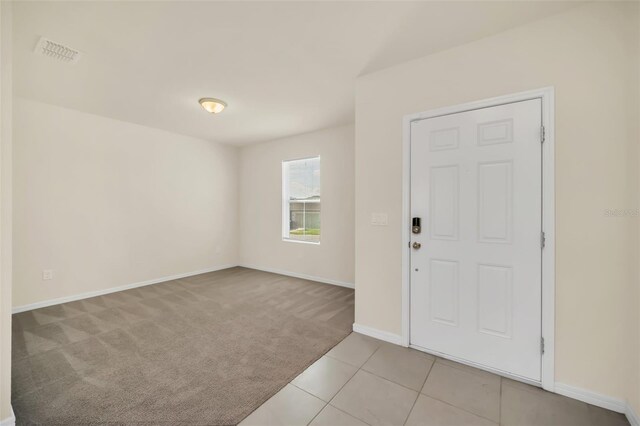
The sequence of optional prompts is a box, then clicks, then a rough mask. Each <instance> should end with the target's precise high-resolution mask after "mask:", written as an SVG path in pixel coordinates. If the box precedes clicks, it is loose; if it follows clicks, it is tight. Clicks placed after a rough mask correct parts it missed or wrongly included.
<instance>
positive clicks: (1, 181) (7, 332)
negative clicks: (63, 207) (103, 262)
mask: <svg viewBox="0 0 640 426" xmlns="http://www.w3.org/2000/svg"><path fill="white" fill-rule="evenodd" d="M11 18H12V4H11V2H0V423H2V424H10V423H12V422H13V420H12V419H13V412H12V411H11V262H12V259H11V241H12V240H11V239H12V229H11V219H12V207H11V190H12V187H11V185H12V184H11V148H12V137H11V131H12V126H11V121H12V120H11V114H12V102H13V99H12V90H13V89H12V47H11V46H12V44H11V41H12V31H11Z"/></svg>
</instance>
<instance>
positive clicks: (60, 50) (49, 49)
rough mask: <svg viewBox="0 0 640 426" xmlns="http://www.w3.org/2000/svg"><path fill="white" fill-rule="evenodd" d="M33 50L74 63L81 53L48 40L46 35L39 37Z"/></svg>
mask: <svg viewBox="0 0 640 426" xmlns="http://www.w3.org/2000/svg"><path fill="white" fill-rule="evenodd" d="M35 52H36V53H37V54H40V55H43V56H48V57H50V58H53V59H56V60H58V61H62V62H67V63H72V64H75V63H76V62H78V61H79V60H80V57H81V56H82V53H81V52H80V51H79V50H77V49H73V48H71V47H69V46H65V45H64V44H62V43H58V42H55V41H53V40H49V39H48V38H46V37H40V40H38V44H37V45H36V49H35Z"/></svg>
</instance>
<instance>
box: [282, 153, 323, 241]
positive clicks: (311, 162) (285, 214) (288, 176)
mask: <svg viewBox="0 0 640 426" xmlns="http://www.w3.org/2000/svg"><path fill="white" fill-rule="evenodd" d="M282 238H283V239H285V240H287V241H304V242H308V243H316V244H319V243H320V157H313V158H304V159H302V160H291V161H283V162H282Z"/></svg>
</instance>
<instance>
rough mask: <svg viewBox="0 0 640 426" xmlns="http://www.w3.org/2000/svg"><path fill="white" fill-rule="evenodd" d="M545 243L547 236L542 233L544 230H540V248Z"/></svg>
mask: <svg viewBox="0 0 640 426" xmlns="http://www.w3.org/2000/svg"><path fill="white" fill-rule="evenodd" d="M546 243H547V237H546V235H544V231H542V232H540V248H544V246H545V244H546Z"/></svg>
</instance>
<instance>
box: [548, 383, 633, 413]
mask: <svg viewBox="0 0 640 426" xmlns="http://www.w3.org/2000/svg"><path fill="white" fill-rule="evenodd" d="M555 392H556V393H559V394H560V395H564V396H568V397H569V398H573V399H577V400H578V401H582V402H586V403H587V404H591V405H595V406H597V407H602V408H606V409H607V410H611V411H615V412H616V413H626V412H627V407H628V406H627V402H626V401H624V400H622V399H618V398H613V397H611V396H607V395H602V394H600V393H597V392H593V391H590V390H586V389H581V388H577V387H575V386H571V385H566V384H564V383H558V382H556V386H555Z"/></svg>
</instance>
